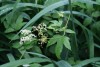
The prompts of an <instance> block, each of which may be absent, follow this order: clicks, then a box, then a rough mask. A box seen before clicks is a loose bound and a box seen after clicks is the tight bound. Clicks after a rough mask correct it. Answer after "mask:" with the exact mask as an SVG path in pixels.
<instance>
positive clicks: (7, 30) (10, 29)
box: [5, 28, 15, 33]
mask: <svg viewBox="0 0 100 67" xmlns="http://www.w3.org/2000/svg"><path fill="white" fill-rule="evenodd" d="M14 31H15V30H14V29H13V28H8V29H6V30H5V33H10V32H14Z"/></svg>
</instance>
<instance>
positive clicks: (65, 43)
mask: <svg viewBox="0 0 100 67" xmlns="http://www.w3.org/2000/svg"><path fill="white" fill-rule="evenodd" d="M64 46H65V47H66V48H67V49H69V50H71V46H70V42H69V38H68V37H64Z"/></svg>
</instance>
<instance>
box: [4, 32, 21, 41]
mask: <svg viewBox="0 0 100 67" xmlns="http://www.w3.org/2000/svg"><path fill="white" fill-rule="evenodd" d="M15 35H16V34H12V33H10V34H7V35H6V37H7V38H8V39H11V40H16V39H19V35H17V36H16V37H15V38H13V37H14V36H15Z"/></svg>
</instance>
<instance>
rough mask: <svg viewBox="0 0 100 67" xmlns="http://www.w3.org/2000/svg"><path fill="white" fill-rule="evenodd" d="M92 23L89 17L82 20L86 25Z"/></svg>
mask: <svg viewBox="0 0 100 67" xmlns="http://www.w3.org/2000/svg"><path fill="white" fill-rule="evenodd" d="M91 23H92V19H90V18H86V19H85V20H84V23H83V24H84V25H85V26H88V25H90V24H91Z"/></svg>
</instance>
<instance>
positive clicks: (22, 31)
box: [21, 29, 31, 36]
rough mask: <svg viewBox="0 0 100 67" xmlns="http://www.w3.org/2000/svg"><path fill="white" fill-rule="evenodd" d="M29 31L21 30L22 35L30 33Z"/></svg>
mask: <svg viewBox="0 0 100 67" xmlns="http://www.w3.org/2000/svg"><path fill="white" fill-rule="evenodd" d="M30 33H31V31H30V30H26V29H25V30H21V34H23V35H24V36H25V35H28V34H30Z"/></svg>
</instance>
